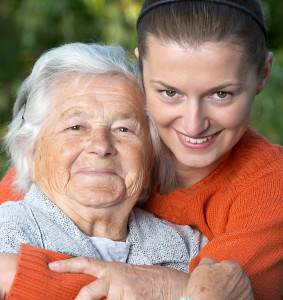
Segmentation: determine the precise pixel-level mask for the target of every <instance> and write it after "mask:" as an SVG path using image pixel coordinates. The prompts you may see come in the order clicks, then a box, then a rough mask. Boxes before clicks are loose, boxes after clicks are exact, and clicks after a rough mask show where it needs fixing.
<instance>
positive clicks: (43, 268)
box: [6, 244, 95, 300]
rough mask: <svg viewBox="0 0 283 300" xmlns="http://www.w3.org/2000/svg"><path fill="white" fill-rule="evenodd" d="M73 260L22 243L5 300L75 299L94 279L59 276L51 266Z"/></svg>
mask: <svg viewBox="0 0 283 300" xmlns="http://www.w3.org/2000/svg"><path fill="white" fill-rule="evenodd" d="M67 258H70V256H68V255H64V254H60V253H56V252H53V251H49V250H43V249H40V248H36V247H32V246H29V245H26V244H22V245H21V247H20V251H19V259H18V264H17V273H16V276H15V279H14V281H13V284H12V287H11V289H10V292H9V294H8V295H7V297H6V300H30V299H33V300H43V299H48V300H59V299H60V300H63V299H68V300H70V299H74V298H75V297H76V295H77V294H78V292H79V291H80V289H81V287H83V286H85V285H87V284H89V283H91V282H93V281H94V280H95V277H93V276H90V275H86V274H72V273H56V272H53V271H51V270H50V269H49V268H48V263H50V262H51V261H57V260H62V259H67Z"/></svg>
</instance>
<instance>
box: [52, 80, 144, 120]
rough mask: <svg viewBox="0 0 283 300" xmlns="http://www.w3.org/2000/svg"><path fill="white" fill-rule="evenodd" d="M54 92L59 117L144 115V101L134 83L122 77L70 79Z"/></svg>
mask: <svg viewBox="0 0 283 300" xmlns="http://www.w3.org/2000/svg"><path fill="white" fill-rule="evenodd" d="M54 87H55V88H54V89H53V93H52V94H53V97H52V98H53V108H55V109H54V111H56V113H57V115H58V114H60V116H61V117H63V118H65V117H66V116H72V115H73V116H75V115H77V116H78V115H80V116H82V115H85V116H86V115H88V116H92V117H94V116H95V117H98V116H99V115H104V114H111V115H113V114H119V115H121V116H123V115H128V116H131V117H136V118H137V117H138V116H139V115H143V113H144V99H143V94H142V92H141V90H140V87H139V85H138V84H137V83H135V82H133V81H132V80H129V79H127V78H126V77H125V76H121V75H120V76H117V75H115V76H113V75H112V76H109V75H107V76H104V75H97V76H90V75H82V76H80V77H75V78H69V79H67V80H66V81H64V82H63V83H62V81H61V82H59V81H58V83H57V84H56V85H55V86H54Z"/></svg>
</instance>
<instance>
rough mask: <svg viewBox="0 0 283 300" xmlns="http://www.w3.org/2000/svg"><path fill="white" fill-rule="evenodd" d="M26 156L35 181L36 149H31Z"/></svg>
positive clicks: (32, 178)
mask: <svg viewBox="0 0 283 300" xmlns="http://www.w3.org/2000/svg"><path fill="white" fill-rule="evenodd" d="M26 156H27V160H28V164H29V168H30V179H31V181H32V182H35V149H32V150H29V151H28V152H27V155H26Z"/></svg>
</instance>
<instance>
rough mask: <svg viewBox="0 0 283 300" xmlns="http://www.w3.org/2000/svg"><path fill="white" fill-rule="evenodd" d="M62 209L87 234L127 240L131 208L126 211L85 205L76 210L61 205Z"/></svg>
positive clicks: (115, 239)
mask: <svg viewBox="0 0 283 300" xmlns="http://www.w3.org/2000/svg"><path fill="white" fill-rule="evenodd" d="M60 209H61V210H63V211H64V213H65V214H66V215H67V216H68V217H69V218H70V219H71V220H72V221H73V222H74V223H75V224H76V225H77V227H78V228H79V229H80V230H81V231H82V232H83V233H84V234H85V235H87V236H95V237H104V238H108V239H111V240H113V241H125V240H126V238H127V235H128V226H127V225H128V218H129V214H130V210H127V212H125V210H123V209H122V208H117V207H116V208H115V207H113V208H99V209H94V208H91V207H83V208H81V209H80V208H79V209H78V208H76V209H75V210H73V209H70V208H69V207H67V209H65V210H64V208H62V207H60ZM122 211H124V213H122ZM86 212H87V213H86Z"/></svg>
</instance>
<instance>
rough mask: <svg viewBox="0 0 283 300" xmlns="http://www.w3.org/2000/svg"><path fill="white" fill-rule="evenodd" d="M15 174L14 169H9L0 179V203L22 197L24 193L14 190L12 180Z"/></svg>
mask: <svg viewBox="0 0 283 300" xmlns="http://www.w3.org/2000/svg"><path fill="white" fill-rule="evenodd" d="M15 176H16V169H15V168H12V169H10V170H9V171H8V172H7V173H6V175H5V176H4V177H3V178H2V180H1V181H0V204H2V203H4V202H6V201H18V200H22V199H23V198H24V194H23V193H21V192H20V191H18V190H16V188H15V187H14V186H13V182H14V180H15Z"/></svg>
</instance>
